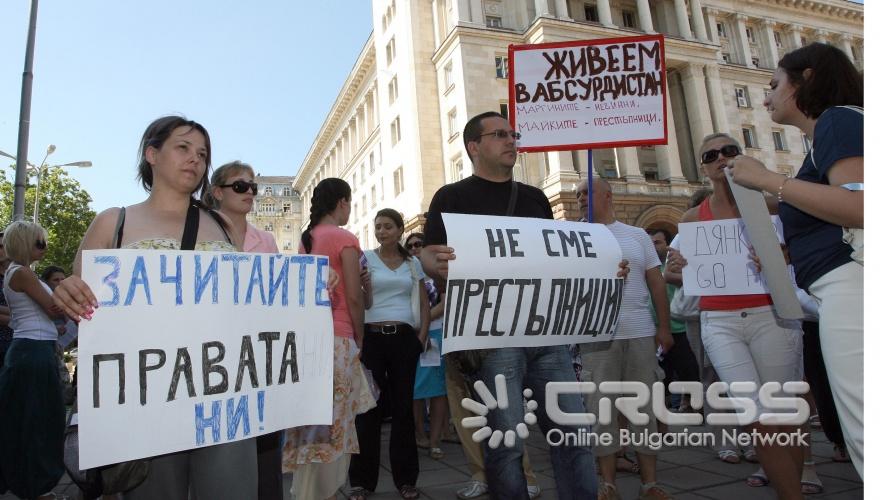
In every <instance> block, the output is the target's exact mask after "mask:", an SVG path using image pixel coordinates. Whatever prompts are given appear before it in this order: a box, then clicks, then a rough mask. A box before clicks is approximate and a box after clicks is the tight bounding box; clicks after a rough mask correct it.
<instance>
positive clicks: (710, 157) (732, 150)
mask: <svg viewBox="0 0 880 500" xmlns="http://www.w3.org/2000/svg"><path fill="white" fill-rule="evenodd" d="M719 153H720V154H723V155H724V156H725V157H727V158H733V157H734V156H738V155H741V154H742V150H741V149H739V146H737V145H736V144H728V145H727V146H721V148H719V149H710V150H709V151H705V152H703V157H702V162H703V164H704V165H705V164H707V163H712V162H713V161H715V160H717V159H718V155H719Z"/></svg>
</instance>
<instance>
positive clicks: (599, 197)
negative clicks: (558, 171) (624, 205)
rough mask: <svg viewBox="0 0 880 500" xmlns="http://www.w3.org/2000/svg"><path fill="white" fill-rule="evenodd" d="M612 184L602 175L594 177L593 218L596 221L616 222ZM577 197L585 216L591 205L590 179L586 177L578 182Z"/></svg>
mask: <svg viewBox="0 0 880 500" xmlns="http://www.w3.org/2000/svg"><path fill="white" fill-rule="evenodd" d="M611 194H612V191H611V184H609V183H608V181H607V180H605V179H603V178H602V177H593V197H592V198H593V218H594V220H595V221H596V222H602V223H604V224H610V223H611V222H614V208H613V207H612V204H611ZM575 197H576V198H577V200H578V207H579V208H580V209H581V212H582V213H583V215H584V217H586V215H587V206H588V205H589V199H590V193H589V189H588V179H584V180H583V181H581V182H580V184H578V187H577V192H575Z"/></svg>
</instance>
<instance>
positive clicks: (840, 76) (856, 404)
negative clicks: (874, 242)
mask: <svg viewBox="0 0 880 500" xmlns="http://www.w3.org/2000/svg"><path fill="white" fill-rule="evenodd" d="M770 88H771V91H770V94H768V95H767V97H766V98H765V99H764V105H765V106H766V107H767V110H768V111H769V112H770V117H771V118H772V119H773V121H774V122H776V123H781V124H783V125H794V126H795V127H797V128H799V129H800V130H801V132H803V133H804V134H805V135H806V136H807V137H808V138H809V139H810V140H811V141H812V148H811V149H810V151H809V154H807V156H806V158H804V163H803V165H802V166H801V169H800V171H799V172H798V173H797V176H796V177H795V178H793V179H792V178H789V177H787V176H785V175H782V174H778V173H775V172H771V171H769V170H767V169H766V168H765V167H764V165H763V164H762V163H761V162H760V161H758V160H756V159H754V158H749V157H741V158H737V160H736V161H735V162H733V164H732V165H731V173H732V175H733V180H734V182H736V183H737V184H741V185H743V186H746V187H750V188H754V189H760V190H763V191H766V192H768V193H770V194H771V195H775V197H776V199H777V200H778V202H779V217H780V218H781V219H782V224H783V227H784V230H785V240H786V242H787V243H788V246H789V256H790V258H791V263H792V265H793V266H794V270H795V277H796V279H797V284H798V286H799V287H800V288H802V289H804V290H807V291H808V292H809V293H810V295H812V296H813V297H815V298H816V300H817V301H818V302H819V331H820V337H821V343H822V355H823V357H824V358H825V364H826V366H827V367H828V378H829V381H830V383H831V389H832V391H833V394H834V403H835V405H836V406H837V412H838V415H839V417H840V423H841V426H842V427H843V433H844V438H845V440H846V445H847V449H848V450H849V452H850V455H851V458H852V462H853V465H854V466H855V467H856V470H857V471H858V472H859V474H860V475H863V474H862V463H863V453H864V383H863V375H864V307H863V304H864V268H863V267H862V263H863V256H862V253H863V246H862V231H863V229H862V228H863V227H864V216H865V213H864V196H863V186H864V185H863V183H864V178H865V165H864V164H865V160H864V116H863V114H862V102H863V83H862V76H861V74H859V71H858V70H857V69H856V68H855V66H853V63H852V62H851V61H850V60H849V58H848V57H847V56H846V54H844V53H843V52H842V51H841V50H840V49H838V48H836V47H833V46H831V45H828V44H824V43H812V44H810V45H807V46H806V47H802V48H800V49H797V50H794V51H792V52H789V53H788V54H786V55H785V57H783V58H782V59H781V60H780V61H779V67H778V68H776V72H775V73H774V74H773V78H772V79H771V80H770Z"/></svg>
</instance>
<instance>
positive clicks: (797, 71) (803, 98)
mask: <svg viewBox="0 0 880 500" xmlns="http://www.w3.org/2000/svg"><path fill="white" fill-rule="evenodd" d="M779 67H780V68H782V69H783V70H784V71H785V74H786V75H787V76H788V80H789V82H791V84H792V85H794V86H795V87H796V90H795V94H794V96H795V104H796V105H797V107H798V109H799V110H801V112H802V113H804V114H805V115H807V116H808V117H809V118H814V119H815V118H819V115H821V114H822V112H823V111H825V110H826V109H828V108H830V107H832V106H846V105H852V106H863V105H864V82H863V80H862V75H861V74H860V73H859V70H857V69H856V67H855V66H854V65H853V63H852V61H850V60H849V57H847V55H846V54H844V52H843V51H842V50H840V49H838V48H837V47H833V46H831V45H828V44H827V43H818V42H814V43H811V44H809V45H807V46H805V47H801V48H799V49H797V50H793V51H791V52H789V53H788V54H785V56H783V58H782V59H780V60H779ZM807 69H809V70H812V74H811V75H810V76H809V78H805V77H804V71H805V70H807Z"/></svg>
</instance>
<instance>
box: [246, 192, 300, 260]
mask: <svg viewBox="0 0 880 500" xmlns="http://www.w3.org/2000/svg"><path fill="white" fill-rule="evenodd" d="M293 181H294V178H293V177H291V176H263V175H257V176H256V178H254V182H256V183H257V196H256V197H254V206H253V209H252V210H251V213H249V214H248V215H247V221H248V222H250V223H251V224H253V225H254V226H255V227H257V228H258V229H262V230H264V231H269V232H270V233H272V234H273V235H274V236H275V243H276V244H277V245H278V250H279V251H281V252H282V253H296V251H297V248H298V247H299V237H300V235H301V234H302V224H303V217H302V199H301V198H300V194H299V192H298V191H296V190H295V189H293ZM306 222H308V221H306Z"/></svg>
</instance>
